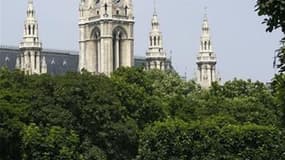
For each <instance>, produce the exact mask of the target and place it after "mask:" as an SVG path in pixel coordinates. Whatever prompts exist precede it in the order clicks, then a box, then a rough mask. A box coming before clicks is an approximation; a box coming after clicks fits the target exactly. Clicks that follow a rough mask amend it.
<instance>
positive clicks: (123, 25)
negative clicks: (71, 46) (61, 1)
mask: <svg viewBox="0 0 285 160" xmlns="http://www.w3.org/2000/svg"><path fill="white" fill-rule="evenodd" d="M79 12H80V21H79V29H80V40H79V45H80V53H79V56H80V57H79V70H81V69H86V70H87V71H89V72H92V73H105V74H106V75H110V73H111V72H113V71H114V70H115V69H117V68H119V67H122V66H123V67H131V66H133V63H134V62H133V58H134V33H133V29H134V16H133V5H132V0H81V3H80V8H79Z"/></svg>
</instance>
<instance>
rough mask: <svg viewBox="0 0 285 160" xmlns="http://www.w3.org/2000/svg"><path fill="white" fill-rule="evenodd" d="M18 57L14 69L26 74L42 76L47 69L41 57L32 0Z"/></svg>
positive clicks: (40, 45)
mask: <svg viewBox="0 0 285 160" xmlns="http://www.w3.org/2000/svg"><path fill="white" fill-rule="evenodd" d="M19 48H20V50H21V54H20V56H19V57H18V58H17V64H16V67H17V68H18V69H20V70H22V71H24V72H25V73H26V74H42V73H46V72H47V69H46V68H43V67H42V64H44V65H45V66H46V62H45V58H44V57H42V56H41V50H42V43H41V42H40V40H39V33H38V22H37V19H36V13H35V10H34V5H33V0H29V1H28V10H27V18H26V21H25V25H24V36H23V40H22V42H21V43H20V46H19Z"/></svg>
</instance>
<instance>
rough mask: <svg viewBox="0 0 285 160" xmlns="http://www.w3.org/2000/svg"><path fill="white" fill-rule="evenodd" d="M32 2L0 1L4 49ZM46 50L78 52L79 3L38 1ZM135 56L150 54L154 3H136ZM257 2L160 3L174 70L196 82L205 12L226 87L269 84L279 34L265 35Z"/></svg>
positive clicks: (17, 36) (16, 38)
mask: <svg viewBox="0 0 285 160" xmlns="http://www.w3.org/2000/svg"><path fill="white" fill-rule="evenodd" d="M27 1H28V0H0V44H4V45H13V46H17V45H18V43H19V42H20V41H21V38H22V35H23V24H24V19H25V16H26V9H27ZM34 1H35V7H36V14H37V17H38V21H39V28H40V31H39V32H40V39H41V41H42V42H43V45H44V48H51V49H67V50H78V35H79V34H78V25H77V22H78V6H79V0H34ZM133 3H134V7H135V20H136V24H135V55H140V56H143V55H144V54H145V52H146V50H147V44H148V33H149V31H150V27H151V26H150V21H151V17H152V13H153V0H134V1H133ZM254 5H255V0H215V1H213V0H175V1H174V0H157V10H158V14H159V20H160V24H161V27H160V28H161V31H162V32H163V38H164V48H165V50H166V51H168V52H169V51H170V50H172V51H173V53H172V59H173V65H174V67H175V69H176V70H177V71H178V72H179V73H180V74H181V75H184V73H185V72H187V76H188V78H191V77H193V75H194V71H195V68H196V64H195V62H196V55H197V53H198V49H199V43H200V42H199V40H200V39H199V38H200V33H201V25H202V19H203V15H204V8H205V6H207V8H208V11H207V12H208V17H209V22H210V27H211V35H212V41H213V45H214V50H215V53H216V54H217V58H218V66H217V67H218V69H219V72H220V74H221V76H222V79H223V81H226V80H231V79H233V78H234V77H237V78H242V79H248V78H250V79H253V80H260V81H263V82H267V81H270V79H271V78H272V77H273V75H274V72H275V71H274V69H273V67H272V62H273V56H274V50H275V49H276V48H278V46H279V40H280V39H281V37H282V33H281V32H280V31H275V32H273V33H266V32H265V28H266V26H265V25H263V24H261V22H262V20H263V18H262V17H258V16H257V14H256V13H255V12H254Z"/></svg>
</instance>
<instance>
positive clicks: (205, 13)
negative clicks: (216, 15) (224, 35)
mask: <svg viewBox="0 0 285 160" xmlns="http://www.w3.org/2000/svg"><path fill="white" fill-rule="evenodd" d="M204 18H205V19H208V7H207V6H205V7H204Z"/></svg>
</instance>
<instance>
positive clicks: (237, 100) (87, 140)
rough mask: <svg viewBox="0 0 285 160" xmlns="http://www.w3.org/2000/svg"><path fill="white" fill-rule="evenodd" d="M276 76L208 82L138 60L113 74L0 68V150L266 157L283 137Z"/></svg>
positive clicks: (7, 153)
mask: <svg viewBox="0 0 285 160" xmlns="http://www.w3.org/2000/svg"><path fill="white" fill-rule="evenodd" d="M275 82H276V83H273V87H272V88H273V90H271V89H270V88H268V87H267V86H265V85H264V84H263V83H261V82H251V81H243V80H237V79H235V80H233V81H229V82H226V83H225V84H224V85H218V84H214V85H213V87H212V88H211V89H209V90H203V89H201V88H200V87H199V86H198V85H196V84H195V83H194V82H193V81H184V80H182V79H181V78H180V77H179V76H178V75H177V74H176V73H173V72H160V71H157V70H153V71H144V70H143V69H141V68H120V69H119V70H117V71H115V72H114V73H113V74H112V75H111V77H106V76H104V75H92V74H90V73H87V72H84V71H83V72H82V73H68V74H66V75H61V76H49V75H30V76H27V75H24V74H23V73H22V72H19V71H14V72H9V71H7V70H5V69H2V70H1V71H0V120H1V121H0V142H1V143H0V144H1V145H0V149H1V150H0V157H1V158H2V159H7V160H10V159H11V160H12V159H13V160H17V159H19V160H22V159H42V160H48V159H76V160H77V159H79V160H87V159H88V160H107V159H108V160H109V159H112V160H125V159H150V160H151V159H182V160H183V159H238V158H240V159H246V158H248V157H249V158H251V159H267V158H269V159H270V157H268V154H269V153H270V154H271V155H272V157H274V156H275V155H277V154H281V152H284V149H285V148H284V146H283V145H279V146H278V144H277V142H283V141H284V139H283V138H284V134H283V128H282V125H281V121H280V119H281V116H282V112H281V109H280V108H281V107H282V106H281V105H280V101H282V98H284V95H283V93H284V92H280V93H279V92H278V91H281V90H282V89H283V88H284V86H283V84H284V83H283V81H280V80H277V79H276V81H275ZM275 90H276V91H275ZM272 91H273V92H272ZM282 96H283V97H282ZM277 97H279V98H277ZM237 146H238V147H237ZM269 146H271V148H270V147H269ZM270 154H269V155H270ZM282 158H283V157H282Z"/></svg>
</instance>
